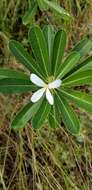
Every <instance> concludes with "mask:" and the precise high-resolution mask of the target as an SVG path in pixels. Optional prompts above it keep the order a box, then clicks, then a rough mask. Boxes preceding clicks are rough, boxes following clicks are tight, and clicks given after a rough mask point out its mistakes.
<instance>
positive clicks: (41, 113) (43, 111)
mask: <svg viewBox="0 0 92 190" xmlns="http://www.w3.org/2000/svg"><path fill="white" fill-rule="evenodd" d="M50 109H51V106H50V104H49V103H48V102H47V101H46V100H43V101H42V104H41V105H40V108H39V109H38V111H37V112H36V114H35V116H34V118H33V119H32V126H33V128H34V129H37V128H40V127H41V126H42V125H43V123H44V122H45V120H46V119H47V117H48V115H49V113H50Z"/></svg>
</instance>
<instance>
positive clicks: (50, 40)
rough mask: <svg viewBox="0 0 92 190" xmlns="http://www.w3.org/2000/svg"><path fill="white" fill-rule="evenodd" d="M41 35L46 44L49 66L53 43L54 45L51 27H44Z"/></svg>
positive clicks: (53, 34)
mask: <svg viewBox="0 0 92 190" xmlns="http://www.w3.org/2000/svg"><path fill="white" fill-rule="evenodd" d="M43 34H44V37H45V40H46V44H47V49H48V54H49V62H50V63H49V64H51V60H52V51H53V43H54V36H55V33H54V29H53V27H52V26H50V25H46V26H44V28H43Z"/></svg>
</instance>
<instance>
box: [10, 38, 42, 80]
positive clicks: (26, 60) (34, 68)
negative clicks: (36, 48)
mask: <svg viewBox="0 0 92 190" xmlns="http://www.w3.org/2000/svg"><path fill="white" fill-rule="evenodd" d="M9 48H10V50H11V52H12V53H13V55H14V56H15V57H16V58H17V59H18V61H20V63H22V64H23V65H24V66H25V67H26V68H27V69H28V70H29V71H31V72H33V73H35V74H37V75H38V76H40V77H42V75H41V74H40V68H39V65H38V64H36V63H35V60H34V59H33V58H32V57H31V55H29V53H28V52H27V51H26V50H25V48H24V47H23V45H22V44H21V43H20V42H17V41H15V40H11V41H10V42H9Z"/></svg>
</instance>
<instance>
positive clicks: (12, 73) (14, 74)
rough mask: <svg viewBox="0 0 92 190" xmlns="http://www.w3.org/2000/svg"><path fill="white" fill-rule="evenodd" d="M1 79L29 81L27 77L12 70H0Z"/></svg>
mask: <svg viewBox="0 0 92 190" xmlns="http://www.w3.org/2000/svg"><path fill="white" fill-rule="evenodd" d="M3 78H15V79H16V78H17V79H26V80H29V76H28V75H26V74H24V73H22V72H20V71H15V70H13V69H6V68H3V69H2V68H0V79H3Z"/></svg>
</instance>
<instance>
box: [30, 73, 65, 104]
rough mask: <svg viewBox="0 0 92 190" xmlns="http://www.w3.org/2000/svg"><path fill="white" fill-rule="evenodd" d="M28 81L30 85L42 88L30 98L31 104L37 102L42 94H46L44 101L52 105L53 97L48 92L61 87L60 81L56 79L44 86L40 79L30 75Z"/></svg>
mask: <svg viewBox="0 0 92 190" xmlns="http://www.w3.org/2000/svg"><path fill="white" fill-rule="evenodd" d="M30 80H31V81H32V83H34V84H35V85H37V86H38V87H42V88H41V89H40V90H37V91H36V92H35V93H34V94H33V95H32V97H31V101H32V102H33V103H35V102H37V101H38V100H39V99H40V98H41V97H42V96H43V95H44V93H45V94H46V99H47V100H48V102H49V104H51V105H53V104H54V97H53V95H52V94H51V92H50V89H57V88H59V87H60V86H61V83H62V81H61V80H60V79H56V80H54V81H53V82H51V83H49V84H46V83H44V81H43V80H42V79H40V78H39V77H38V76H37V75H35V74H31V76H30Z"/></svg>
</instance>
